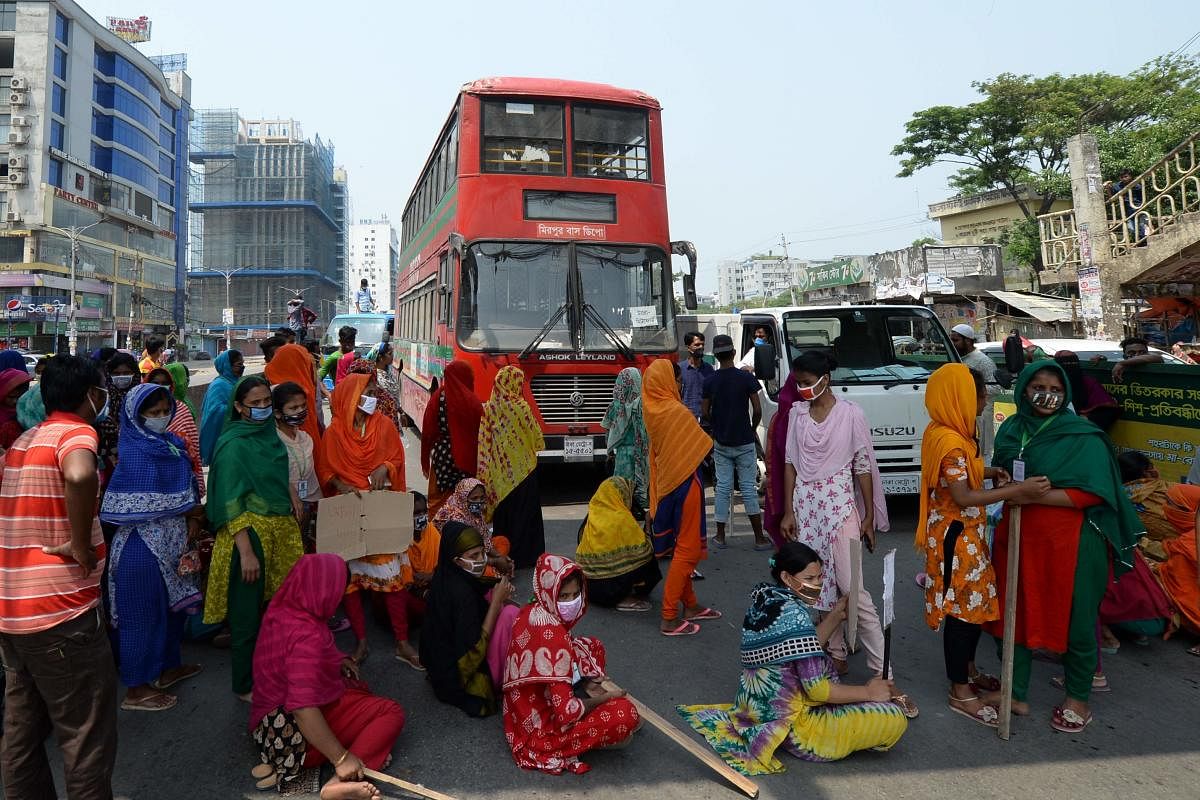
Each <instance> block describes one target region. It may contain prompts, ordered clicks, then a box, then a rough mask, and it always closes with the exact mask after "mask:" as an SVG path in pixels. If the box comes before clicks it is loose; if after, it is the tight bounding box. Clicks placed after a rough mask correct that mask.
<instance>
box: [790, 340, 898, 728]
mask: <svg viewBox="0 0 1200 800" xmlns="http://www.w3.org/2000/svg"><path fill="white" fill-rule="evenodd" d="M835 369H837V362H836V361H834V359H833V358H832V357H831V356H829V355H827V354H826V353H823V352H821V351H817V350H809V351H807V352H805V353H802V354H801V355H800V356H799V357H798V358H797V359H796V360H795V361H794V362H793V372H792V374H793V376H794V377H795V379H796V385H797V387H798V388H797V394H798V396H799V400H798V402H797V403H796V404H795V405H793V406H792V410H791V412H790V419H789V420H788V438H787V453H786V462H787V464H786V468H785V470H784V479H783V484H784V487H783V488H784V496H785V497H791V498H792V502H791V506H790V507H789V508H787V509H786V510H785V511H784V515H783V519H782V520H781V521H780V523H779V529H780V532H781V533H782V534H783V536H784V538H786V539H789V540H791V541H796V542H801V543H802V544H806V545H808V546H809V547H811V548H812V549H813V550H815V551H816V553H817V555H819V556H820V557H821V562H822V563H823V564H824V565H825V571H826V573H827V574H828V576H829V580H827V581H825V584H824V588H823V590H822V593H821V597H820V599H818V601H817V603H816V607H817V609H819V610H821V611H827V610H829V609H831V608H832V607H833V604H834V602H835V601H836V600H837V597H838V594H839V593H840V594H843V595H845V594H846V593H848V592H850V591H851V581H850V578H851V573H852V571H853V567H852V565H851V560H852V559H854V558H856V556H855V555H854V553H855V549H854V548H853V544H852V543H853V542H854V541H855V540H857V539H862V541H863V542H864V543H865V545H866V546H867V547H868V548H870V549H872V550H873V549H874V547H875V532H876V531H877V530H878V531H887V529H888V513H887V505H886V504H885V502H884V496H883V482H882V481H881V479H880V477H879V468H878V466H877V465H876V463H875V449H874V447H872V445H871V431H870V429H869V428H868V426H867V417H866V415H865V414H864V413H863V411H862V409H861V408H859V407H858V406H857V405H856V404H854V403H852V402H850V401H849V400H839V399H837V398H836V397H835V396H834V393H833V391H832V390H831V389H830V386H829V382H830V378H831V376H832V373H833V371H834V370H835ZM857 558H861V552H860V554H859V555H858V556H857ZM858 568H859V569H858V573H859V574H860V575H862V574H863V572H862V564H861V563H859V564H858ZM858 635H859V640H860V641H861V642H862V643H863V647H864V648H865V649H866V651H867V665H868V666H869V667H870V669H871V671H872V672H873V673H874V674H876V675H880V674H882V671H883V626H882V625H881V624H880V622H879V614H878V613H877V612H876V610H875V603H874V601H873V600H872V599H871V595H870V593H869V592H868V591H867V590H866V588H864V587H860V589H859V593H858ZM829 651H830V654H831V655H832V656H833V659H834V661H835V662H836V663H837V666H838V670H839V671H840V672H841V673H842V674H845V672H846V669H847V666H846V657H847V647H846V637H845V635H844V633H843V632H842V630H841V629H840V628H839V629H838V630H837V631H836V632H835V633H834V634H833V636H832V638H831V639H830V643H829ZM883 677H886V678H891V677H892V676H891V675H884V676H883ZM893 700H894V701H895V702H896V703H897V704H898V705H899V706H900V707H901V708H903V709H904V713H905V716H907V717H909V718H910V719H912V718H914V717H916V716H917V713H918V711H917V706H916V703H914V702H913V701H912V699H911V698H909V697H908V695H906V694H902V693H900V694H897V695H896V696H895V697H894V698H893Z"/></svg>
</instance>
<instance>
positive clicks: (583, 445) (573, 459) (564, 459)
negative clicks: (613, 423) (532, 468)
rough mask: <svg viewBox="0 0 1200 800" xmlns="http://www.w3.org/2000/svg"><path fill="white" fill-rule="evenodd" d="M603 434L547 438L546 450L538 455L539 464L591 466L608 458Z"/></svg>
mask: <svg viewBox="0 0 1200 800" xmlns="http://www.w3.org/2000/svg"><path fill="white" fill-rule="evenodd" d="M605 438H606V437H605V436H604V435H603V434H585V435H583V436H555V435H551V436H547V437H546V449H545V450H542V451H540V452H539V453H538V463H540V464H592V463H595V462H597V461H604V460H605V459H606V458H608V446H607V444H606V442H605Z"/></svg>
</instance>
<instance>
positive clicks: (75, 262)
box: [42, 217, 104, 355]
mask: <svg viewBox="0 0 1200 800" xmlns="http://www.w3.org/2000/svg"><path fill="white" fill-rule="evenodd" d="M101 222H104V218H103V217H101V218H100V219H98V220H96V221H95V222H93V223H92V224H91V225H84V226H83V227H77V226H75V225H72V226H71V227H69V228H59V227H58V226H56V225H43V226H42V227H43V228H45V229H46V230H51V231H54V232H55V233H59V234H62V235H63V236H66V237H67V239H68V240H69V241H70V242H71V296H70V297H69V298H68V300H67V302H68V305H67V350H68V351H69V352H70V353H71V355H75V349H76V345H77V344H78V340H79V325H78V323H77V322H76V320H75V289H76V272H77V271H78V269H79V236H80V234H82V233H83V232H84V231H86V230H87V229H88V228H94V227H96V226H97V225H99V224H100V223H101ZM54 347H55V351H56V352H57V349H58V317H57V315H55V322H54Z"/></svg>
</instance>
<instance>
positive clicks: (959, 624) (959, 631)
mask: <svg viewBox="0 0 1200 800" xmlns="http://www.w3.org/2000/svg"><path fill="white" fill-rule="evenodd" d="M962 531H963V524H962V523H961V522H959V521H957V520H955V521H954V522H952V523H950V527H949V529H948V530H947V531H946V538H945V539H944V540H943V542H942V586H943V590H942V591H949V589H950V586H951V583H950V579H951V577H952V573H953V569H952V567H953V564H954V549H955V547H956V546H957V545H958V537H959V535H960V534H961V533H962ZM945 624H946V630H945V631H944V632H943V634H942V651H943V653H944V655H945V659H946V677H947V678H949V679H950V682H951V683H967V682H968V681H969V680H970V668H969V667H968V665H969V664H970V663H971V662H972V661H974V660H975V649H976V648H977V647H978V646H979V635H980V634H981V633H982V632H983V628H982V626H980V625H975V624H972V623H970V622H963V621H962V620H961V619H956V618H955V617H951V616H949V615H947V616H946V622H945Z"/></svg>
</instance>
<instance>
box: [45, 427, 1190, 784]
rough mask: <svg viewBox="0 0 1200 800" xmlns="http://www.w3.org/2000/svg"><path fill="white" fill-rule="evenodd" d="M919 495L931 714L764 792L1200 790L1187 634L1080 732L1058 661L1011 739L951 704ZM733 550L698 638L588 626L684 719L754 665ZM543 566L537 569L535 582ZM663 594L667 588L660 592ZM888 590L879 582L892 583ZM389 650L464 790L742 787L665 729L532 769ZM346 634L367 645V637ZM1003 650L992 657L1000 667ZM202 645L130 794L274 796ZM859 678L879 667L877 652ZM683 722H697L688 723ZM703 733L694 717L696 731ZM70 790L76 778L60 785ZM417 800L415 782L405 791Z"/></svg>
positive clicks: (132, 743)
mask: <svg viewBox="0 0 1200 800" xmlns="http://www.w3.org/2000/svg"><path fill="white" fill-rule="evenodd" d="M406 439H407V445H408V452H409V465H410V468H409V479H410V481H411V482H413V485H420V482H419V481H420V479H419V474H418V470H417V469H416V468H415V467H416V464H417V463H418V458H417V456H418V453H419V447H418V446H417V443H416V440H415V438H414V437H413V436H412V435H411V434H408V435H407V436H406ZM596 481H597V475H596V473H595V471H593V470H591V469H590V468H562V467H558V468H555V469H553V470H549V471H546V472H544V473H543V482H544V484H545V491H544V494H545V497H546V502H547V505H548V507H547V509H546V519H547V535H548V544H549V547H550V549H551V550H552V551H555V552H561V553H571V552H573V550H574V543H575V533H576V529H577V527H578V524H579V521H580V520H581V519H582V517H583V513H584V510H585V508H586V506H585V505H584V503H585V502H586V498H587V497H588V496H589V495H590V492H591V489H592V488H593V487H594V485H595V482H596ZM914 506H915V504H914V503H912V502H908V503H906V502H896V503H893V504H892V507H893V514H894V516H895V518H896V520H895V522H894V528H895V533H894V534H893V535H891V536H886V537H883V538H882V539H881V547H880V548H879V549H878V550H877V553H881V552H883V551H885V550H886V549H887V548H889V547H895V548H896V550H897V559H898V569H897V572H898V584H899V586H898V596H897V611H896V613H897V623H896V628H895V631H894V652H895V664H896V670H897V679H898V681H899V683H900V684H901V686H902V687H903V688H904V689H906V690H907V691H908V692H909V693H910V694H911V695H912V696H913V697H914V698H915V699H916V700H917V702H918V703H919V704H920V706H921V709H922V711H921V717H920V719H918V720H916V721H914V722H913V723H912V725H911V726H910V727H909V730H908V733H907V734H906V735H905V737H904V738H903V739H902V740H901V742H900V743H899V745H898V746H897V747H896V748H895V749H894V750H893V751H892V752H891V753H861V754H858V755H855V756H853V757H851V758H849V759H847V760H845V761H843V762H840V763H836V764H806V763H801V762H799V761H796V760H795V759H792V758H790V757H787V756H784V757H783V760H784V761H785V763H786V764H787V768H788V769H787V772H786V773H785V774H782V775H776V776H768V777H764V778H761V779H759V783H760V786H761V787H762V797H764V798H771V799H772V800H773V799H774V798H780V800H782V799H783V798H789V799H790V798H801V797H802V798H805V800H824V799H825V798H829V799H830V800H832V798H838V800H846V799H847V798H889V799H891V798H922V799H924V798H947V797H954V798H970V800H982V799H984V798H1005V800H1010V799H1011V798H1014V797H1021V796H1022V795H1029V796H1034V797H1041V796H1045V795H1050V796H1053V797H1054V798H1055V800H1072V799H1073V798H1080V799H1081V800H1083V799H1084V798H1086V799H1087V800H1095V799H1096V798H1115V797H1121V798H1123V800H1136V799H1137V798H1196V797H1200V779H1198V778H1197V777H1196V776H1197V775H1200V754H1198V751H1200V727H1198V726H1197V713H1198V712H1200V660H1198V659H1195V658H1189V657H1188V656H1187V655H1186V654H1185V653H1184V646H1183V643H1181V642H1179V641H1171V642H1167V643H1163V642H1154V643H1152V644H1151V645H1150V646H1149V647H1147V648H1138V647H1136V646H1134V645H1133V644H1126V646H1125V647H1123V648H1122V650H1121V652H1120V654H1119V655H1116V656H1112V657H1108V658H1106V666H1107V668H1108V672H1109V676H1110V680H1111V681H1112V684H1113V687H1114V691H1113V692H1112V693H1111V694H1107V695H1100V696H1098V697H1097V698H1096V699H1095V702H1094V710H1095V714H1096V722H1095V723H1093V725H1092V726H1091V727H1090V728H1089V729H1088V730H1086V731H1085V732H1084V733H1083V734H1082V735H1079V736H1067V735H1063V734H1058V733H1055V732H1053V731H1052V730H1051V729H1050V727H1049V725H1048V717H1049V713H1050V708H1051V707H1052V705H1053V703H1054V702H1056V701H1057V698H1056V692H1055V690H1054V689H1053V688H1052V687H1051V686H1050V683H1049V681H1050V678H1051V676H1052V675H1054V674H1055V669H1054V668H1053V666H1051V665H1048V664H1042V663H1037V664H1035V667H1034V679H1033V689H1032V696H1031V700H1032V703H1033V705H1034V716H1033V717H1031V718H1028V719H1018V720H1017V721H1016V722H1015V728H1014V734H1013V738H1012V740H1011V741H1009V742H1007V743H1004V742H1001V741H999V740H998V739H997V738H996V736H995V734H994V733H993V732H992V731H989V730H986V729H984V728H982V727H981V726H978V725H975V724H973V723H971V722H969V721H967V720H964V719H962V718H961V717H958V716H956V715H953V714H951V713H949V712H948V711H947V710H946V706H945V697H946V683H945V680H944V677H943V671H942V661H941V641H940V638H939V637H938V636H936V635H935V634H934V633H932V632H931V631H929V630H928V629H927V628H926V627H925V625H924V622H923V620H922V618H921V611H922V604H923V600H922V595H921V593H920V592H919V591H918V590H917V588H916V587H915V586H914V585H913V583H912V581H911V579H910V578H909V577H907V576H911V575H912V574H914V573H915V572H916V571H917V570H918V569H919V564H918V559H917V556H916V555H915V554H914V553H913V551H912V548H911V547H910V546H909V545H910V543H911V541H912V531H913V518H914V515H915V507H914ZM730 542H731V546H730V548H729V549H728V550H724V551H720V552H713V554H712V555H711V557H710V558H709V559H708V561H707V562H706V563H705V564H704V565H702V569H703V570H704V572H705V574H706V576H707V579H706V580H704V581H702V582H699V583H698V584H697V591H698V593H699V596H700V599H701V600H702V601H703V602H704V603H706V604H709V605H712V606H714V607H716V608H720V609H722V610H723V611H725V612H726V615H727V616H726V619H724V620H721V621H719V622H710V623H705V625H704V629H703V631H702V633H701V634H700V635H698V636H695V637H690V638H685V639H664V638H663V637H661V636H659V635H658V632H657V619H656V616H655V615H654V614H618V613H616V612H612V611H606V610H603V609H593V610H591V611H590V612H589V613H588V616H587V617H586V618H585V620H584V621H583V622H582V623H581V624H580V628H579V630H580V631H581V632H583V633H588V634H594V635H598V636H599V637H601V638H602V640H603V641H604V643H605V645H606V646H607V648H608V653H609V666H610V672H611V674H612V675H613V676H614V678H615V679H616V680H617V681H618V682H620V683H621V684H623V685H624V686H625V687H626V688H628V689H629V690H630V692H631V693H632V694H634V695H635V696H637V697H638V698H640V699H641V700H643V701H644V702H646V703H647V704H649V705H650V706H651V707H653V708H655V709H656V710H658V711H659V713H661V714H663V715H664V716H667V717H669V718H671V719H673V720H675V719H678V717H677V716H676V715H675V713H674V711H673V708H674V706H675V704H677V703H698V702H728V701H730V700H731V699H732V698H733V694H734V691H735V689H736V686H737V679H738V661H737V654H738V649H737V648H738V640H739V625H740V620H741V615H742V612H743V611H744V608H745V598H746V595H747V593H748V590H749V589H750V587H751V586H752V585H753V584H754V583H755V582H757V581H759V580H762V579H763V578H764V576H765V574H766V563H765V562H766V555H765V554H763V553H756V552H754V551H753V550H752V549H751V547H750V544H751V539H750V536H749V530H748V527H747V525H746V524H745V523H744V522H742V523H741V524H739V525H738V526H737V530H736V531H735V534H734V536H733V537H732V538H731V539H730ZM866 569H867V577H868V581H869V583H870V585H872V586H873V587H874V590H875V591H876V592H877V591H878V589H879V584H880V570H881V558H880V556H879V555H875V556H872V557H869V560H868V564H867V568H866ZM529 579H530V573H529V571H524V572H522V573H520V574H519V581H520V582H521V585H522V586H528V581H529ZM656 596H657V592H656ZM876 597H877V598H878V594H877V595H876ZM369 630H370V633H369V637H370V639H371V644H372V647H373V652H372V654H371V657H370V658H369V659H368V661H367V662H366V664H365V665H364V669H363V673H364V678H365V679H366V680H368V681H369V682H370V683H371V685H372V686H373V688H374V689H376V690H377V691H380V692H382V693H385V694H388V695H391V696H393V697H396V698H398V699H399V700H400V702H401V703H402V704H403V705H404V707H405V709H406V711H407V713H408V723H407V726H406V727H405V730H404V733H403V735H402V736H401V738H400V741H399V743H398V745H397V748H396V752H395V762H394V764H393V765H392V767H391V769H390V771H391V772H392V773H393V774H395V775H398V776H400V777H403V778H405V779H408V780H412V781H418V782H421V783H424V784H425V785H427V786H430V787H433V788H436V789H438V790H440V791H443V792H446V793H448V794H451V795H454V796H456V797H460V798H480V799H482V798H498V799H501V800H510V799H511V800H518V799H520V800H527V799H531V798H550V797H561V798H581V797H589V798H608V797H617V796H625V797H635V798H640V797H654V798H662V800H676V799H677V800H707V798H714V800H724V799H725V798H734V797H737V796H738V795H737V793H736V792H735V791H734V790H732V789H731V788H729V787H728V786H727V785H725V784H723V783H722V782H721V781H720V780H719V779H717V778H715V777H714V775H713V774H712V773H710V772H709V771H708V770H707V768H705V767H703V766H702V765H700V764H699V763H698V762H696V761H695V760H693V759H692V758H691V757H690V756H688V755H687V754H686V753H684V752H683V751H682V750H681V749H680V748H678V747H677V746H676V745H675V744H674V743H672V742H670V741H669V740H667V739H666V738H665V737H663V736H662V735H661V734H659V733H658V732H657V731H655V730H653V729H651V728H649V727H647V728H645V729H644V730H643V731H642V732H640V733H639V734H638V735H637V737H636V740H635V743H634V745H633V746H632V747H629V748H627V749H625V750H621V751H612V752H602V753H596V754H590V755H588V756H586V757H585V759H586V760H587V761H588V762H589V763H591V764H592V766H593V769H592V771H591V772H590V773H588V774H587V775H584V776H572V775H562V776H558V777H554V776H547V775H541V774H538V773H531V772H524V771H522V770H520V769H518V768H517V767H516V766H514V765H513V763H512V760H511V757H510V755H509V753H508V751H507V748H506V746H505V743H504V739H503V734H502V725H501V721H500V719H499V718H496V717H493V718H491V719H485V720H476V719H469V718H467V717H465V716H463V715H462V714H461V713H460V712H458V711H457V710H456V709H453V708H451V707H449V706H443V705H440V704H439V703H437V701H436V700H435V699H434V698H433V696H432V693H431V691H430V690H429V688H428V687H427V686H426V685H425V683H424V680H423V678H422V676H421V675H420V674H418V673H417V672H414V671H412V670H411V669H409V668H407V667H404V666H402V665H400V664H398V662H396V661H394V660H392V658H391V655H390V651H391V642H390V633H389V632H388V631H387V630H386V629H384V628H383V627H381V626H376V625H370V626H369ZM339 644H340V645H341V646H342V647H343V649H346V650H349V649H350V647H351V646H352V642H351V640H350V638H349V634H341V635H340V637H339ZM990 649H991V648H990V647H988V648H985V647H982V646H981V648H980V654H981V659H980V661H981V664H982V665H983V666H984V667H985V668H986V669H988V670H989V671H992V672H996V671H997V670H998V667H997V660H996V659H995V657H994V655H993V654H992V653H991V652H990ZM185 658H187V659H189V660H196V661H200V662H203V663H204V665H205V668H206V669H205V672H204V674H203V675H201V676H200V677H199V678H198V679H196V680H194V681H192V682H191V683H189V684H186V685H185V686H183V687H182V689H181V691H180V704H179V706H178V707H176V708H175V709H173V710H171V711H168V712H166V713H162V714H145V713H142V714H136V713H129V712H121V714H120V750H119V759H118V763H117V772H116V791H117V794H118V796H119V797H123V798H136V799H137V800H141V798H161V797H169V798H196V799H197V800H202V799H207V798H214V799H215V798H222V799H224V798H239V797H247V798H251V797H262V796H263V795H261V794H258V793H257V792H255V790H254V788H253V781H252V780H251V778H250V774H249V770H250V767H251V766H252V765H253V763H254V756H253V750H252V745H251V743H250V740H249V736H248V734H247V730H246V717H247V707H246V706H245V705H244V704H242V703H241V702H240V701H238V700H237V699H236V698H235V697H234V696H233V695H232V693H231V692H230V689H229V658H228V651H222V650H216V649H213V648H211V647H208V646H206V645H188V646H186V649H185ZM851 678H852V679H853V680H856V681H861V680H864V679H865V678H866V675H865V665H864V662H863V656H862V655H859V656H856V657H855V658H854V660H853V661H852V674H851ZM680 724H681V725H682V721H680ZM689 735H691V734H690V731H689ZM59 786H60V787H61V782H60V783H59ZM392 796H399V795H392Z"/></svg>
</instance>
